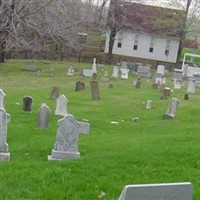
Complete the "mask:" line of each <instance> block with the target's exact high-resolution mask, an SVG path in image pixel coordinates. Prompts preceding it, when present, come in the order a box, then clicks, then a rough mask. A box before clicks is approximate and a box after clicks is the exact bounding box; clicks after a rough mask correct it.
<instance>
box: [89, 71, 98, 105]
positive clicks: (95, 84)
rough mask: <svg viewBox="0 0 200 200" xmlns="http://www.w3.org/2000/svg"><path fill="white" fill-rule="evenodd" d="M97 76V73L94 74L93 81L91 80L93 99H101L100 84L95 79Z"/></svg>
mask: <svg viewBox="0 0 200 200" xmlns="http://www.w3.org/2000/svg"><path fill="white" fill-rule="evenodd" d="M96 77H97V75H96V74H93V79H94V80H93V81H90V86H91V93H92V100H94V101H96V100H100V94H99V84H98V82H97V81H96V80H95V79H96Z"/></svg>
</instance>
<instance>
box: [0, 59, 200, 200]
mask: <svg viewBox="0 0 200 200" xmlns="http://www.w3.org/2000/svg"><path fill="white" fill-rule="evenodd" d="M28 64H30V63H27V61H17V60H13V61H8V62H7V63H5V64H1V65H0V88H1V89H3V91H4V92H5V93H6V97H5V108H6V111H7V113H9V114H10V115H11V121H10V123H9V124H8V138H7V142H8V144H9V152H10V154H11V160H10V162H1V163H0V184H1V185H0V188H1V191H0V199H2V200H25V199H29V200H44V199H45V200H52V199H59V200H98V199H104V200H117V199H118V197H119V195H120V193H121V191H122V188H123V187H124V186H125V185H127V184H149V183H169V182H188V181H189V182H191V183H192V184H193V199H194V200H199V198H200V89H197V90H196V94H194V95H189V101H186V100H184V94H185V93H186V89H187V85H186V84H185V85H184V87H182V89H181V90H174V92H173V93H172V95H171V97H177V98H178V99H179V100H180V103H179V107H178V110H177V116H176V118H175V119H173V120H163V119H162V115H163V114H165V113H166V110H167V106H168V104H169V102H170V99H171V97H170V98H169V99H167V100H161V99H160V96H161V93H160V90H159V89H153V88H152V86H151V84H152V83H153V80H152V79H150V80H149V81H147V80H146V79H142V80H141V82H142V84H141V88H140V89H136V88H135V87H134V86H133V84H132V83H133V81H134V80H136V76H135V75H133V74H130V75H129V79H128V80H121V79H117V80H116V79H115V80H114V79H112V78H110V80H109V81H108V82H102V81H101V74H102V71H101V69H98V82H99V89H100V96H101V100H100V101H92V98H91V90H90V80H91V79H90V78H85V79H84V82H85V85H86V88H85V90H83V91H80V92H75V83H76V81H78V80H79V74H80V73H81V72H82V70H83V69H84V68H91V66H92V63H89V64H79V63H72V62H71V63H69V62H50V63H49V64H44V63H43V62H40V61H37V62H36V63H34V64H33V65H36V66H38V67H39V68H40V70H41V71H43V74H42V76H41V77H37V76H36V74H35V73H34V72H27V71H23V68H24V67H25V66H26V65H28ZM70 64H73V65H74V66H75V67H76V70H77V71H76V72H75V75H74V76H73V77H71V76H66V72H67V69H68V66H69V65H70ZM51 67H53V68H54V69H55V72H56V75H55V77H49V76H48V69H50V68H51ZM105 67H106V69H107V70H108V73H109V75H110V76H111V72H112V66H105ZM152 73H153V71H152ZM110 83H112V84H113V85H114V88H112V89H111V88H109V87H108V86H109V84H110ZM172 85H173V83H172V81H171V74H170V73H168V74H167V84H166V86H169V87H172ZM52 86H58V87H59V88H60V94H65V96H66V97H67V99H68V112H69V113H70V114H73V115H74V116H75V117H76V119H77V120H79V121H81V120H82V119H88V120H89V123H90V133H89V134H88V135H80V136H79V144H78V146H79V152H80V154H81V157H80V159H79V160H66V161H62V162H49V161H47V156H48V155H49V154H51V150H52V148H53V145H54V143H55V137H56V131H57V128H58V126H57V121H58V120H59V119H61V118H62V117H61V116H55V115H54V112H55V108H56V102H55V100H52V99H50V93H51V88H52ZM25 95H30V96H32V97H33V106H32V112H31V113H25V112H23V111H22V98H23V96H25ZM148 99H151V100H152V101H153V105H152V109H151V110H146V108H145V106H146V101H147V100H148ZM19 103H20V105H19ZM42 103H46V104H47V105H48V106H49V107H50V109H51V116H50V124H49V127H48V129H47V130H37V126H36V123H37V113H38V110H39V108H40V106H41V104H42ZM134 117H139V119H140V121H139V122H132V118H134ZM111 121H117V122H119V124H117V125H116V124H111V123H110V122H111ZM101 191H103V192H104V193H105V196H104V197H103V198H101V197H99V194H100V193H101Z"/></svg>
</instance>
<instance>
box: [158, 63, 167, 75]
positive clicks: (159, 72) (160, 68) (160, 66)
mask: <svg viewBox="0 0 200 200" xmlns="http://www.w3.org/2000/svg"><path fill="white" fill-rule="evenodd" d="M156 73H157V74H161V75H162V76H164V75H165V66H164V65H158V66H157V70H156Z"/></svg>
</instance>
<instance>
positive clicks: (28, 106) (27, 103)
mask: <svg viewBox="0 0 200 200" xmlns="http://www.w3.org/2000/svg"><path fill="white" fill-rule="evenodd" d="M32 102H33V98H32V97H31V96H24V97H23V111H25V112H31V111H32Z"/></svg>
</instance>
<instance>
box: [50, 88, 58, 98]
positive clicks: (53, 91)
mask: <svg viewBox="0 0 200 200" xmlns="http://www.w3.org/2000/svg"><path fill="white" fill-rule="evenodd" d="M59 90H60V88H59V87H52V88H51V99H57V98H58V97H59Z"/></svg>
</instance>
